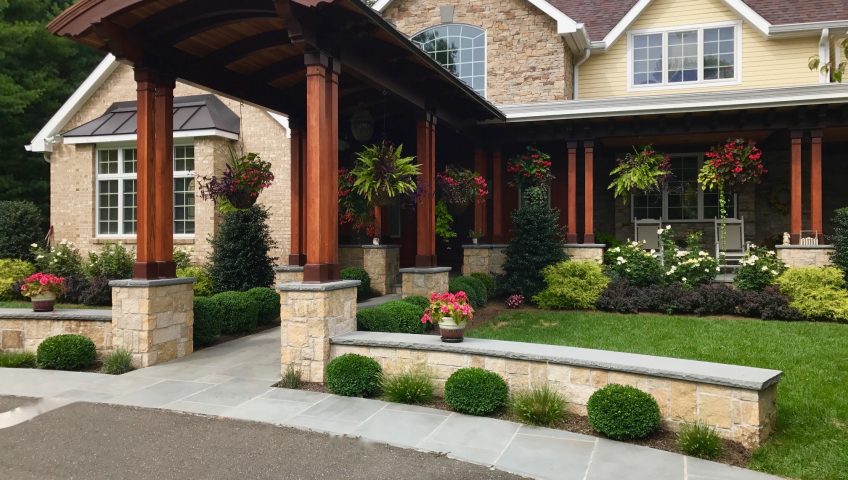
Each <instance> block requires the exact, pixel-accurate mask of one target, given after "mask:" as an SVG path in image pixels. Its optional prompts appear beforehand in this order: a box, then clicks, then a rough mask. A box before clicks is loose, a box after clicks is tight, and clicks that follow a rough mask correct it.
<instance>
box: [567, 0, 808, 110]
mask: <svg viewBox="0 0 848 480" xmlns="http://www.w3.org/2000/svg"><path fill="white" fill-rule="evenodd" d="M738 20H741V18H740V17H739V15H738V14H736V12H734V11H733V10H731V9H730V8H728V7H727V5H726V4H725V3H724V2H723V1H722V0H655V1H654V2H653V3H651V5H649V6H648V8H647V9H645V11H644V12H642V15H641V16H640V17H639V18H638V19H637V20H636V22H634V23H633V25H632V26H631V27H630V28H629V30H650V29H655V28H666V27H675V26H683V25H699V24H705V23H713V22H726V21H738ZM627 48H628V45H627V33H626V32H625V33H624V34H623V35H622V36H621V37H619V38H618V40H617V41H616V42H615V43H614V44H613V46H612V47H611V48H610V49H609V51H607V52H606V53H597V54H593V55H592V56H591V57H590V58H589V60H587V61H586V63H584V64H583V65H581V66H580V73H579V75H580V79H579V87H578V98H580V99H584V100H585V99H592V98H606V97H616V96H628V95H629V96H635V95H639V96H641V95H668V94H682V93H694V92H708V91H720V90H731V89H733V90H738V89H749V88H773V87H788V86H797V85H810V84H817V83H818V74H817V73H816V72H812V71H810V70H809V69H808V68H807V61H808V59H809V57H810V56H811V55H814V54H816V53H817V52H818V37H806V38H792V39H783V40H776V39H770V40H768V39H766V38H765V37H763V36H762V35H761V34H760V33H759V31H757V30H756V29H755V28H754V27H752V26H751V25H749V24H748V23H744V24H743V26H742V50H741V57H742V77H741V82H740V83H738V84H734V85H698V86H691V87H685V88H681V87H675V88H656V89H634V90H632V91H628V78H627V72H628V68H627Z"/></svg>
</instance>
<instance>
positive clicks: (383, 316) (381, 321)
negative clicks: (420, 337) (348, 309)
mask: <svg viewBox="0 0 848 480" xmlns="http://www.w3.org/2000/svg"><path fill="white" fill-rule="evenodd" d="M423 314H424V308H422V307H420V306H419V305H417V304H415V303H412V302H408V301H406V300H392V301H390V302H386V303H384V304H382V305H380V306H377V307H371V308H363V309H359V310H357V312H356V328H357V329H358V330H366V331H370V332H392V333H424V324H423V323H421V315H423Z"/></svg>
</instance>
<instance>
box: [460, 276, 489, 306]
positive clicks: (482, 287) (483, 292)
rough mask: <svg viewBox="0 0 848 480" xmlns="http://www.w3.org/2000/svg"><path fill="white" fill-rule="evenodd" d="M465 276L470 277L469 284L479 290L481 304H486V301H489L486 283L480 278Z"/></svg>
mask: <svg viewBox="0 0 848 480" xmlns="http://www.w3.org/2000/svg"><path fill="white" fill-rule="evenodd" d="M465 278H467V279H468V283H469V285H471V286H472V288H474V290H475V291H476V292H477V296H478V297H480V301H481V302H482V305H481V306H483V305H485V304H486V302H488V301H489V291H488V289H487V288H486V284H485V283H483V281H482V280H480V279H479V278H475V277H465Z"/></svg>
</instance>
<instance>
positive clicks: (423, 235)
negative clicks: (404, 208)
mask: <svg viewBox="0 0 848 480" xmlns="http://www.w3.org/2000/svg"><path fill="white" fill-rule="evenodd" d="M416 134H417V155H418V162H419V163H420V164H421V175H420V176H419V177H418V179H419V182H421V185H420V186H421V188H422V190H423V192H424V194H423V195H419V196H418V205H417V208H416V217H417V223H418V228H417V242H416V244H417V247H416V255H415V266H416V267H418V268H431V267H435V266H436V119H435V118H434V117H433V115H432V114H429V113H427V114H425V115H424V116H422V117H421V118H419V119H418V122H417V125H416Z"/></svg>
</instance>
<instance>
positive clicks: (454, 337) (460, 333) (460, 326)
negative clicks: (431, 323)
mask: <svg viewBox="0 0 848 480" xmlns="http://www.w3.org/2000/svg"><path fill="white" fill-rule="evenodd" d="M465 324H466V322H465V320H463V321H462V322H459V323H456V322H455V321H454V320H453V318H451V317H442V319H441V320H439V334H440V335H441V336H442V341H443V342H445V343H459V342H461V341H462V340H463V338H465Z"/></svg>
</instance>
